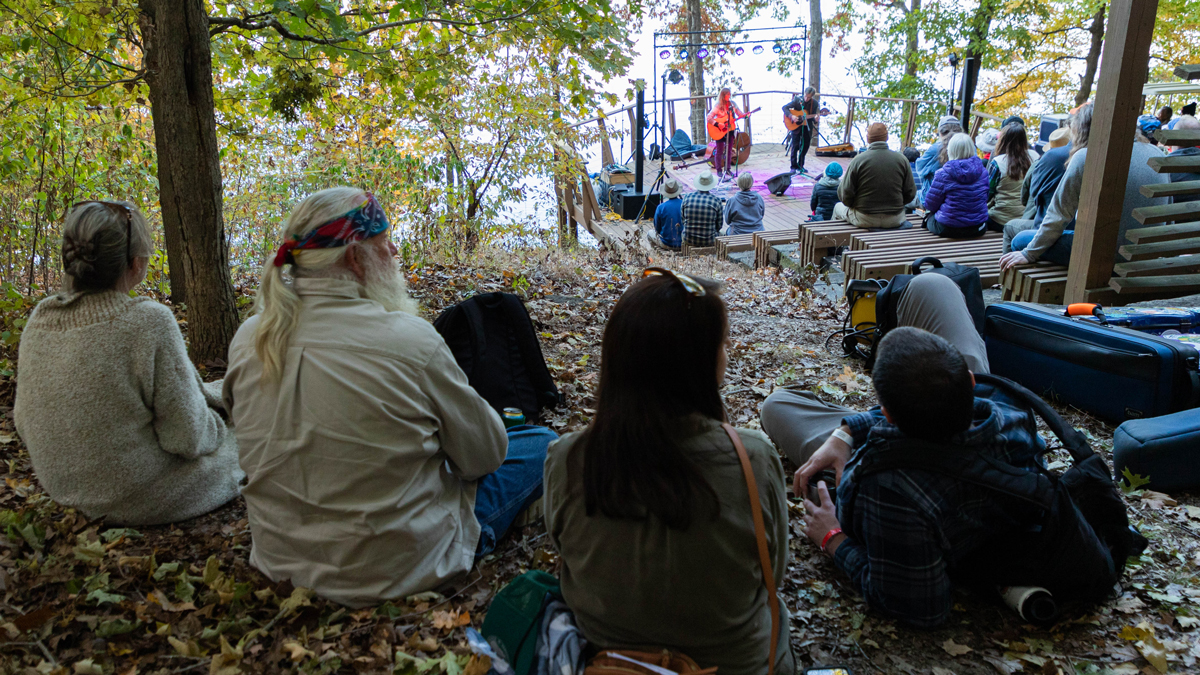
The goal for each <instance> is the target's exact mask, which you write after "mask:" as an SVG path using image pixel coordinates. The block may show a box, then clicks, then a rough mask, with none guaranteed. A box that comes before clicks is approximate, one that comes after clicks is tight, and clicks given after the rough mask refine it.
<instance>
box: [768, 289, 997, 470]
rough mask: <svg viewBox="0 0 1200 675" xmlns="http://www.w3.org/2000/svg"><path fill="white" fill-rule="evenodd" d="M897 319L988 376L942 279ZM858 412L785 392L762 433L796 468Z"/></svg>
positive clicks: (962, 307) (956, 295) (904, 303)
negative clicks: (948, 347)
mask: <svg viewBox="0 0 1200 675" xmlns="http://www.w3.org/2000/svg"><path fill="white" fill-rule="evenodd" d="M896 309H897V311H896V315H897V318H898V319H899V322H900V325H901V326H913V327H915V328H920V329H922V330H927V331H929V332H930V333H933V334H935V335H939V336H941V337H942V338H944V339H945V340H946V341H947V342H949V343H950V344H952V345H954V346H955V347H957V348H958V351H959V352H961V353H962V355H963V358H965V359H966V361H967V367H968V368H970V369H971V372H974V373H987V372H989V369H988V360H987V349H986V347H984V344H983V338H981V337H979V332H978V331H976V330H975V323H974V322H973V321H972V320H971V313H970V312H969V311H967V303H966V300H964V299H963V295H962V291H960V290H959V289H958V286H957V285H955V283H954V282H953V281H950V279H948V278H947V277H944V276H942V275H940V274H922V275H920V276H918V277H916V278H915V279H913V280H912V281H911V282H909V284H908V288H907V289H906V290H905V292H904V295H903V296H902V297H901V298H900V306H899V307H897V308H896ZM855 412H856V411H854V410H852V409H850V408H847V407H844V406H840V405H835V404H832V403H825V402H824V401H821V400H820V399H818V398H817V397H816V395H814V394H813V393H811V392H808V391H797V390H794V389H780V390H779V391H776V392H775V393H773V394H771V395H770V396H768V397H767V400H766V401H763V406H762V413H761V417H762V428H763V431H765V432H766V433H767V435H768V436H770V437H771V440H772V441H774V442H775V445H777V446H779V448H780V449H781V450H783V452H784V454H785V455H787V456H788V459H790V460H792V462H793V463H795V464H796V465H797V466H799V465H801V464H803V463H804V462H806V461H808V458H809V457H811V456H812V454H813V453H814V452H816V451H817V448H819V447H821V444H823V443H824V442H825V441H826V440H827V439H828V438H829V434H831V433H832V432H833V430H834V429H836V428H838V426H840V425H841V423H842V418H843V417H846V416H847V415H852V414H854V413H855Z"/></svg>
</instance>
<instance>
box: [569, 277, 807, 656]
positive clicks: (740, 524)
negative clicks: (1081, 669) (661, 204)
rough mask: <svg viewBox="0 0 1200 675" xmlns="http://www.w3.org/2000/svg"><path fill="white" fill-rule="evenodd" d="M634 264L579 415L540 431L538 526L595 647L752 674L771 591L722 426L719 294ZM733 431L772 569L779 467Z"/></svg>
mask: <svg viewBox="0 0 1200 675" xmlns="http://www.w3.org/2000/svg"><path fill="white" fill-rule="evenodd" d="M645 274H646V276H644V278H643V279H642V280H641V281H639V282H637V283H636V284H634V285H633V286H632V287H631V288H630V289H629V290H627V291H626V292H625V294H624V295H623V296H622V297H621V300H620V301H619V302H618V303H617V305H616V307H615V308H614V309H613V313H612V316H611V317H610V318H609V320H608V325H607V326H606V327H605V329H604V341H603V344H602V348H601V362H600V384H599V389H598V392H597V396H596V415H595V418H594V419H593V420H592V424H591V425H590V426H589V427H588V428H587V429H586V430H584V431H581V432H575V433H572V434H568V435H566V436H564V437H563V438H562V439H560V440H559V441H558V442H557V443H555V444H554V445H552V446H551V447H550V451H549V455H548V457H547V460H546V475H545V511H546V529H547V530H548V532H549V534H550V539H551V541H552V542H553V543H554V546H555V548H556V549H557V550H558V552H559V555H560V556H561V557H562V562H563V565H562V575H561V576H562V592H563V596H564V598H565V599H566V601H567V604H568V605H569V606H570V607H571V609H572V610H573V611H574V612H575V616H576V619H577V622H578V625H579V628H580V629H581V630H582V631H583V634H584V636H585V637H586V638H587V640H588V641H589V642H591V643H593V644H595V645H597V646H598V647H600V648H607V649H622V648H633V649H636V648H642V649H646V648H665V649H670V650H672V651H677V652H680V653H683V654H686V655H688V656H690V657H692V658H693V659H695V661H696V662H697V663H698V664H699V665H700V666H701V667H703V668H709V667H713V666H717V667H719V669H720V670H719V672H720V673H722V674H723V675H750V674H751V673H755V674H761V673H765V672H767V669H766V668H764V667H763V665H764V663H763V662H764V661H766V660H767V658H766V657H767V654H768V653H769V652H770V645H771V637H772V635H771V629H772V625H773V624H772V621H771V608H770V605H771V603H770V602H769V598H768V591H767V589H766V587H765V584H764V580H763V574H762V568H761V566H760V564H759V560H758V558H757V557H756V556H755V554H754V546H755V531H754V526H753V520H752V513H751V508H750V498H749V496H748V490H747V487H746V480H745V477H744V476H743V473H742V469H741V466H740V464H739V460H738V455H737V454H736V452H735V450H734V446H733V443H732V441H731V439H730V438H729V436H728V435H727V434H726V432H725V430H724V429H723V428H722V426H721V425H722V423H723V422H725V420H726V416H725V407H724V404H723V402H722V400H721V395H720V386H721V383H722V382H723V380H724V376H725V365H726V362H727V358H728V356H727V352H726V350H727V348H728V346H729V323H728V316H727V314H726V309H725V303H724V301H723V300H722V299H721V297H720V296H719V295H718V293H719V290H720V287H719V285H718V284H716V283H715V282H712V281H709V280H706V279H693V278H691V277H688V276H685V275H683V274H676V273H673V272H670V271H668V270H663V269H658V268H651V269H649V270H647V271H646V273H645ZM647 345H671V349H669V350H666V351H665V352H664V351H661V350H655V349H647ZM737 435H738V436H739V437H740V438H741V440H742V442H743V444H744V445H745V447H746V450H747V452H748V454H749V457H750V464H751V466H752V467H753V471H754V476H755V480H756V482H757V484H758V495H757V498H758V500H759V503H760V504H761V506H762V516H763V520H764V525H765V530H766V539H767V548H768V550H769V556H770V560H771V567H772V568H773V575H774V578H775V579H781V578H782V574H783V573H784V571H785V569H786V565H787V555H788V518H787V502H786V493H785V490H786V488H785V487H784V477H783V467H782V464H781V463H780V460H779V456H778V454H777V453H776V451H775V448H774V446H773V445H771V442H770V441H769V440H768V439H767V438H766V436H764V435H763V434H762V433H761V432H758V431H751V430H748V429H739V430H737ZM777 604H778V607H779V615H778V622H777V625H778V631H779V632H778V633H777V638H778V646H777V648H776V650H775V657H774V671H775V672H776V673H792V672H794V671H795V659H794V657H793V656H792V653H791V648H790V647H789V645H788V629H787V626H788V612H787V608H786V606H785V605H784V603H782V602H778V603H777Z"/></svg>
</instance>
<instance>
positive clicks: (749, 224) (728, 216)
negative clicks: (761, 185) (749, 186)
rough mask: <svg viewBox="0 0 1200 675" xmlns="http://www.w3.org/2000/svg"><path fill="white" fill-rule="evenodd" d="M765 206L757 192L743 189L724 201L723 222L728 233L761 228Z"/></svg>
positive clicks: (745, 232) (739, 232) (752, 230)
mask: <svg viewBox="0 0 1200 675" xmlns="http://www.w3.org/2000/svg"><path fill="white" fill-rule="evenodd" d="M765 211H766V206H765V205H764V204H763V198H762V196H760V195H759V194H758V193H757V192H753V191H751V190H743V191H741V192H738V193H737V194H736V195H734V196H733V197H732V198H730V199H729V200H728V201H726V202H725V222H726V223H728V224H729V234H749V233H751V232H759V231H761V230H762V229H763V223H762V220H763V213H764V212H765Z"/></svg>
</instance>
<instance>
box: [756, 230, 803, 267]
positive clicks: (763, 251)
mask: <svg viewBox="0 0 1200 675" xmlns="http://www.w3.org/2000/svg"><path fill="white" fill-rule="evenodd" d="M799 238H800V233H799V231H798V230H766V231H763V232H755V233H754V266H755V267H769V266H770V265H772V264H774V263H777V262H779V254H778V252H776V251H775V247H776V246H779V245H781V244H791V243H795V242H796V240H798V239H799Z"/></svg>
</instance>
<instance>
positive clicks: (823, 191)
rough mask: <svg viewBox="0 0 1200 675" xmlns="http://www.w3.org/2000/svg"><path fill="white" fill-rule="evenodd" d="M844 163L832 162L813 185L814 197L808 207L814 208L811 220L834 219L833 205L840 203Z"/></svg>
mask: <svg viewBox="0 0 1200 675" xmlns="http://www.w3.org/2000/svg"><path fill="white" fill-rule="evenodd" d="M841 179H842V165H841V164H838V163H837V162H830V163H829V166H826V167H825V173H823V174H821V178H820V180H818V181H817V184H816V185H815V186H813V193H812V199H810V200H809V202H808V208H810V209H812V216H810V217H809V220H833V207H834V206H836V205H837V203H838V187H839V186H840V185H841V182H842V181H841Z"/></svg>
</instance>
